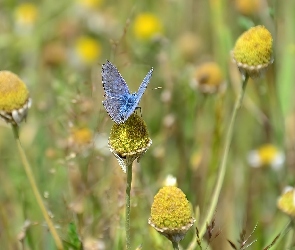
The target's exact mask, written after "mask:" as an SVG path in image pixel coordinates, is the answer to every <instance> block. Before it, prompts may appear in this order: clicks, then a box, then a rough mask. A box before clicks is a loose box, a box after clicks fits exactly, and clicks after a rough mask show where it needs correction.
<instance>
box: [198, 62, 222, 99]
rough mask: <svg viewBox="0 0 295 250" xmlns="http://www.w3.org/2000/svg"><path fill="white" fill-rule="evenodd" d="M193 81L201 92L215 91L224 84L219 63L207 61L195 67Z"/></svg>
mask: <svg viewBox="0 0 295 250" xmlns="http://www.w3.org/2000/svg"><path fill="white" fill-rule="evenodd" d="M193 83H194V85H196V86H197V88H198V89H199V90H200V91H201V92H203V93H216V92H217V91H218V90H220V88H221V87H223V86H224V83H225V81H224V78H223V75H222V72H221V69H220V67H219V65H218V64H217V63H215V62H208V63H204V64H202V65H201V66H199V67H198V68H197V69H196V71H195V74H194V78H193Z"/></svg>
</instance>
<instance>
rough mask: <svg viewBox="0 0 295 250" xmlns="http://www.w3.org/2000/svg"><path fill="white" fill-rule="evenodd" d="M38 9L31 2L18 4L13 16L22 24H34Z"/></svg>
mask: <svg viewBox="0 0 295 250" xmlns="http://www.w3.org/2000/svg"><path fill="white" fill-rule="evenodd" d="M37 16H38V9H37V7H36V5H34V4H32V3H23V4H20V5H19V6H18V7H17V8H16V10H15V18H16V20H17V22H19V23H21V24H24V25H31V24H34V23H35V21H36V20H37Z"/></svg>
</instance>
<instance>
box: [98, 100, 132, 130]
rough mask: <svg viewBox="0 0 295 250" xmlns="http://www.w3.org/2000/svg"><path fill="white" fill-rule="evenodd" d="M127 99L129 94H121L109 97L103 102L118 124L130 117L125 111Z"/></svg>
mask: <svg viewBox="0 0 295 250" xmlns="http://www.w3.org/2000/svg"><path fill="white" fill-rule="evenodd" d="M127 99H128V96H126V95H121V96H120V97H109V98H107V99H105V100H104V101H103V102H102V104H103V106H104V107H105V109H106V111H107V112H108V114H109V116H110V117H111V118H112V120H113V121H114V122H115V123H117V124H120V123H123V122H125V121H126V120H127V118H128V117H126V113H125V112H124V111H125V109H126V100H127Z"/></svg>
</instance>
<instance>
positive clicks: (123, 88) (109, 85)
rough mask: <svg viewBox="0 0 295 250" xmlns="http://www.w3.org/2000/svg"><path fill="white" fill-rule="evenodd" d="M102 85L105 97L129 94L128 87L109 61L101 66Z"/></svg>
mask: <svg viewBox="0 0 295 250" xmlns="http://www.w3.org/2000/svg"><path fill="white" fill-rule="evenodd" d="M101 76H102V84H103V88H104V91H105V95H106V96H118V95H127V94H130V92H129V89H128V86H127V84H126V82H125V80H124V79H123V77H122V76H121V74H120V72H119V71H118V69H117V68H116V67H115V66H114V65H113V64H112V63H111V62H109V61H107V63H105V64H103V65H102V71H101Z"/></svg>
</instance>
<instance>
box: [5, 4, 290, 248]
mask: <svg viewBox="0 0 295 250" xmlns="http://www.w3.org/2000/svg"><path fill="white" fill-rule="evenodd" d="M294 11H295V2H294V1H293V0H286V1H275V0H272V1H266V0H211V1H205V0H200V1H199V0H195V1H194V0H187V1H180V0H160V1H112V0H110V1H104V0H77V1H69V0H60V1H49V0H45V1H31V2H26V1H11V0H9V1H8V0H6V1H5V0H1V1H0V34H1V35H0V55H1V61H0V69H1V70H10V71H12V72H14V73H16V74H18V75H19V76H20V78H21V79H22V80H23V81H24V82H25V83H26V84H27V86H28V88H29V90H30V96H31V98H32V100H33V105H32V108H31V109H30V111H29V115H28V118H27V121H26V122H25V123H23V124H22V125H21V129H20V135H21V137H20V138H21V141H22V144H23V147H24V149H25V151H26V153H27V156H28V159H29V161H30V163H31V164H32V166H33V170H34V174H35V176H36V179H37V182H38V186H39V188H40V191H41V193H42V195H43V198H44V202H45V204H46V207H47V209H48V210H49V211H50V215H51V216H52V218H53V221H54V223H55V225H56V226H57V230H58V233H59V235H60V236H61V238H62V239H63V240H65V241H66V242H70V243H72V248H70V247H69V249H76V248H74V246H73V245H75V244H74V242H77V241H79V240H81V241H82V242H83V245H84V249H88V250H90V249H93V250H94V249H124V246H125V239H124V237H125V233H124V204H125V200H124V199H125V185H126V176H125V174H124V173H123V172H122V171H121V169H120V167H119V165H118V163H117V161H116V159H115V157H114V156H113V155H111V153H110V151H109V150H108V147H107V140H108V135H109V132H110V129H111V126H112V124H113V122H112V121H111V119H110V118H109V116H108V115H107V113H106V111H105V110H104V108H103V106H102V100H103V95H104V91H103V88H102V83H101V65H102V64H103V63H105V62H106V60H110V61H111V62H112V63H113V64H114V65H116V67H117V68H118V69H119V71H120V73H121V74H122V76H123V77H124V79H125V80H126V82H127V83H128V86H129V88H130V90H131V91H132V92H133V91H136V90H137V88H138V86H139V85H140V83H141V81H142V79H143V78H144V76H145V75H146V73H147V72H148V71H149V70H150V69H151V67H153V68H154V73H153V77H152V79H151V82H150V83H149V85H148V88H147V90H146V92H145V94H144V96H143V98H142V100H141V103H140V106H141V108H142V117H143V119H144V120H145V122H146V124H147V127H148V130H149V132H150V137H151V139H152V140H153V144H152V146H151V148H150V149H149V150H148V151H147V153H146V154H145V155H144V157H143V158H142V159H141V161H140V163H139V164H138V163H134V165H133V183H132V208H131V241H132V249H135V248H136V247H138V246H140V245H142V249H171V248H172V247H171V243H170V242H169V241H168V240H167V239H166V238H164V237H163V236H161V235H158V234H157V233H156V232H155V231H154V229H153V228H151V227H150V226H149V225H148V223H147V221H148V218H149V215H150V207H151V204H152V202H153V197H154V195H155V194H156V193H157V192H158V190H159V189H160V188H161V187H162V186H163V185H165V184H164V183H165V179H166V177H167V175H169V174H171V175H173V176H174V177H176V178H177V185H178V187H179V188H181V189H182V191H183V192H184V193H185V194H186V196H187V198H188V200H189V201H190V202H191V204H192V209H193V210H194V211H195V210H196V208H197V207H198V208H199V211H200V214H199V216H197V215H195V217H197V220H198V221H197V223H196V224H195V226H198V225H199V223H200V222H202V219H203V218H204V216H205V214H206V212H207V207H208V204H209V202H210V199H211V193H212V190H213V188H214V184H215V180H216V176H217V170H218V165H219V162H220V159H221V154H222V150H223V141H224V137H225V133H226V130H227V127H228V124H229V117H230V114H231V112H232V109H233V105H234V101H235V98H236V95H237V92H238V91H239V88H240V82H241V76H240V74H239V71H238V69H237V67H236V65H234V64H233V63H232V60H231V58H230V51H231V49H232V48H233V47H234V44H235V41H236V39H237V38H238V37H239V36H240V35H241V34H242V33H243V32H244V31H246V30H247V29H249V28H250V27H252V26H255V25H264V26H265V27H266V28H267V29H268V30H269V31H270V32H271V33H272V36H273V39H274V46H273V49H274V53H273V56H274V63H273V65H272V66H271V67H270V69H268V71H267V72H266V74H265V76H264V77H263V78H261V79H255V80H251V79H250V81H249V83H248V86H247V90H246V96H245V99H244V102H243V106H242V108H241V110H240V112H239V114H238V118H237V122H236V124H235V131H234V136H233V142H232V146H231V150H230V156H229V161H228V166H227V173H226V176H225V183H224V186H223V189H222V192H221V196H220V199H219V203H218V206H217V209H216V213H215V215H214V218H215V223H216V226H215V229H214V230H215V232H219V235H218V237H216V238H214V239H213V240H212V239H211V240H210V241H211V242H210V246H209V247H208V249H218V250H222V249H232V248H231V246H230V245H229V243H228V242H227V239H230V240H231V241H232V242H234V243H235V244H236V246H239V243H237V240H238V239H239V235H240V232H242V230H243V229H245V230H246V232H247V233H246V234H247V235H249V234H250V233H251V232H252V230H253V229H254V227H255V225H257V228H256V230H255V232H254V233H253V235H252V236H251V238H250V239H249V241H248V243H251V242H252V241H254V240H257V242H255V243H253V244H252V245H251V247H249V249H264V247H266V246H268V245H269V244H271V242H272V241H273V240H274V238H275V236H276V235H277V234H278V233H280V232H284V233H282V235H281V237H280V238H279V240H278V241H277V242H276V244H275V245H274V246H273V247H272V249H285V248H284V247H285V244H287V243H286V242H287V239H290V238H292V235H291V233H292V232H288V233H286V232H285V231H283V230H284V228H285V227H286V225H287V223H288V221H289V220H290V219H289V218H288V216H287V215H285V214H284V213H282V212H281V211H279V210H278V209H277V199H278V198H279V196H280V195H281V193H282V191H283V189H284V187H285V186H287V185H291V186H292V185H294V180H295V178H294V173H295V170H294V163H295V158H294V149H295V148H294V145H295V144H294V143H295V131H294V126H295V116H294V115H295V113H294V98H293V93H294V72H295V71H294V69H295V67H294V65H295V64H294V60H295V59H294V58H295V25H294V24H295V12H294ZM208 62H213V63H214V65H215V67H217V70H215V69H214V70H212V67H211V66H212V65H211V66H210V65H209V66H208V67H207V68H205V69H203V71H199V70H200V68H201V67H202V66H203V65H204V64H205V63H208ZM216 72H217V73H216ZM211 78H213V79H217V80H216V81H215V80H214V81H215V83H214V84H213V85H214V86H215V85H217V86H219V85H222V86H223V87H222V88H221V87H220V88H217V90H216V91H214V93H212V94H208V93H203V92H202V91H201V89H199V88H198V86H196V82H203V83H204V84H207V81H209V82H210V80H208V79H211ZM209 84H210V83H209ZM224 86H226V87H224ZM158 87H161V88H158ZM265 144H270V145H272V146H273V147H275V148H276V149H277V151H274V152H275V153H278V152H279V153H280V155H281V156H283V159H285V160H283V163H282V164H281V165H280V166H279V167H272V166H273V165H274V164H272V162H271V161H268V162H266V163H265V162H260V163H261V164H258V165H259V166H258V167H257V166H256V167H255V168H253V167H251V159H250V160H248V161H247V159H249V158H250V156H249V152H251V151H252V152H253V150H256V149H259V148H260V147H261V145H265ZM0 152H1V154H0V183H1V184H0V242H1V243H0V245H1V247H0V248H1V249H55V246H54V242H53V240H52V237H51V235H50V233H49V231H48V229H47V227H46V225H45V222H44V221H43V217H42V214H41V213H40V210H39V208H38V207H37V205H36V202H35V199H34V196H33V194H32V191H31V189H30V186H29V184H28V181H27V178H26V176H25V173H24V170H23V168H22V163H21V161H20V158H19V156H18V154H17V149H16V145H15V143H14V141H13V134H12V132H11V129H10V127H9V126H7V125H5V123H4V122H3V123H1V129H0ZM255 152H257V155H258V156H257V157H258V158H259V157H261V155H259V152H261V150H260V151H259V150H258V151H255ZM257 157H256V158H257ZM272 157H275V156H273V155H271V156H270V158H271V159H273V158H272ZM259 159H260V158H259ZM261 159H262V158H261ZM261 159H260V160H261ZM262 160H263V159H262ZM262 160H261V161H262ZM219 230H220V231H219ZM75 231H76V232H75ZM290 235H291V236H290ZM77 237H79V240H78V238H77ZM194 240H195V227H193V228H192V229H191V230H190V231H189V233H188V234H187V236H186V237H185V239H184V240H183V241H182V242H181V245H182V247H183V249H186V247H187V246H188V245H189V243H190V242H191V241H194ZM291 240H292V239H291ZM204 242H205V239H204ZM288 244H289V243H288ZM294 244H295V243H294V241H293V243H291V244H290V245H289V247H291V246H293V247H292V248H288V249H295V247H294ZM205 245H206V244H205ZM77 249H78V248H77ZM196 249H198V247H197V248H196ZM204 249H205V248H204ZM237 249H244V248H237Z"/></svg>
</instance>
